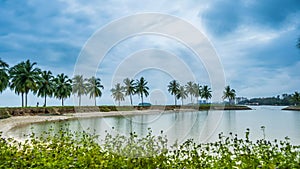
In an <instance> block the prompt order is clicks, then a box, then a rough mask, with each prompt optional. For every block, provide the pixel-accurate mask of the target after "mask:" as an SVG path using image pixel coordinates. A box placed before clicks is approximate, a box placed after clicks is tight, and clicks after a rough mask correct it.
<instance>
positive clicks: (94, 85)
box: [87, 76, 104, 106]
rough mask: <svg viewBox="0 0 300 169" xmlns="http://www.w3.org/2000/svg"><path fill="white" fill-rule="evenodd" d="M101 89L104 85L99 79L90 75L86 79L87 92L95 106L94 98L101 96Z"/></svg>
mask: <svg viewBox="0 0 300 169" xmlns="http://www.w3.org/2000/svg"><path fill="white" fill-rule="evenodd" d="M101 89H104V86H103V85H102V84H101V79H100V78H96V77H94V76H92V77H91V78H89V79H87V93H89V94H90V98H94V100H95V106H97V102H96V98H97V97H101V96H102V91H101Z"/></svg>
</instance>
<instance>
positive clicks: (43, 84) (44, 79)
mask: <svg viewBox="0 0 300 169" xmlns="http://www.w3.org/2000/svg"><path fill="white" fill-rule="evenodd" d="M53 82H54V76H52V72H51V71H43V72H42V73H41V79H40V81H38V82H37V84H38V92H37V96H40V97H44V98H45V101H44V107H46V106H47V96H48V97H52V95H53V93H54V89H55V88H54V83H53Z"/></svg>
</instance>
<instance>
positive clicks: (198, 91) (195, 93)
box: [193, 83, 202, 103]
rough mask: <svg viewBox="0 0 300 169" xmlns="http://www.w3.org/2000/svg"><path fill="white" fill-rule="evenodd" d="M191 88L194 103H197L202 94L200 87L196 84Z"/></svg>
mask: <svg viewBox="0 0 300 169" xmlns="http://www.w3.org/2000/svg"><path fill="white" fill-rule="evenodd" d="M193 88H194V96H195V98H196V101H197V103H198V99H199V97H200V96H201V95H202V93H201V92H202V86H201V85H200V84H198V83H194V84H193Z"/></svg>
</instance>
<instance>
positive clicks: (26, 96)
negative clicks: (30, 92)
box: [25, 93, 27, 107]
mask: <svg viewBox="0 0 300 169" xmlns="http://www.w3.org/2000/svg"><path fill="white" fill-rule="evenodd" d="M25 107H27V93H25Z"/></svg>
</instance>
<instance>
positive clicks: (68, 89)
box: [54, 73, 72, 106]
mask: <svg viewBox="0 0 300 169" xmlns="http://www.w3.org/2000/svg"><path fill="white" fill-rule="evenodd" d="M54 82H55V92H54V95H55V97H56V98H58V99H60V100H61V105H62V106H64V98H68V97H70V96H71V93H72V80H71V79H69V77H68V76H67V75H65V74H63V73H62V74H59V75H57V77H56V78H55V79H54Z"/></svg>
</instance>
